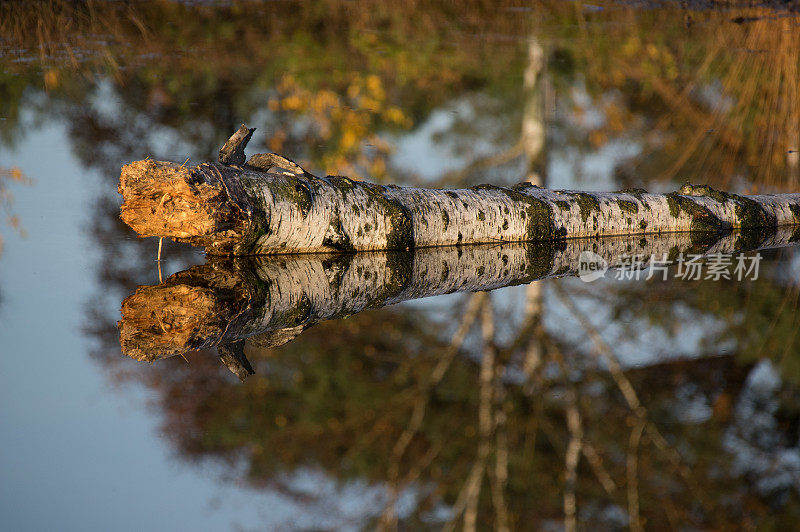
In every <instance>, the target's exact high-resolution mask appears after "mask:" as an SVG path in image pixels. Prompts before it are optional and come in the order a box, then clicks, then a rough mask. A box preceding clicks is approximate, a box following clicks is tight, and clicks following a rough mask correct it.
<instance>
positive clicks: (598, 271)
mask: <svg viewBox="0 0 800 532" xmlns="http://www.w3.org/2000/svg"><path fill="white" fill-rule="evenodd" d="M607 270H608V262H606V259H604V258H603V257H601V256H600V255H598V254H597V253H594V252H593V251H581V256H580V258H579V259H578V277H580V278H581V281H583V282H585V283H591V282H592V281H596V280H598V279H600V278H601V277H603V276H604V275H605V274H606V271H607Z"/></svg>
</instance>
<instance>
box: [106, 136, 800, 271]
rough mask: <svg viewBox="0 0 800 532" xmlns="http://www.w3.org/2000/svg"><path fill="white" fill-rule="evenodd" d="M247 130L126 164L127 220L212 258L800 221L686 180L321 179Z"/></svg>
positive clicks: (788, 208) (797, 207)
mask: <svg viewBox="0 0 800 532" xmlns="http://www.w3.org/2000/svg"><path fill="white" fill-rule="evenodd" d="M250 133H252V131H251V130H249V129H247V128H245V127H244V126H242V129H240V131H238V132H237V134H236V135H234V137H232V138H231V140H229V141H228V143H226V146H225V148H224V149H223V151H224V152H225V157H222V152H221V157H220V158H221V160H226V161H229V160H233V161H236V162H238V163H239V164H230V165H229V164H222V163H203V164H200V165H197V166H193V167H184V166H179V165H177V164H174V163H169V162H159V161H152V160H144V161H137V162H134V163H131V164H128V165H126V166H125V167H123V169H122V174H121V177H120V186H119V190H120V192H121V193H122V195H123V197H124V203H123V205H122V208H121V216H122V219H123V220H124V221H125V222H126V223H127V224H128V225H130V226H131V227H132V228H134V229H135V230H136V231H137V232H138V233H139V234H140V235H141V236H159V237H171V238H173V239H175V240H177V241H185V242H190V243H192V244H194V245H200V246H206V247H207V249H208V252H209V253H211V254H234V255H249V254H275V253H295V252H330V251H357V250H387V249H396V250H405V249H412V248H419V247H429V246H447V245H460V244H477V243H491V242H523V241H547V240H561V239H565V238H580V237H604V236H619V235H640V234H653V233H671V232H684V231H692V232H704V233H709V232H711V233H724V232H728V231H731V230H740V229H741V230H743V231H753V230H757V231H760V232H774V231H775V230H776V228H777V227H781V226H799V225H800V194H776V195H755V196H740V195H735V194H727V193H724V192H720V191H716V190H713V189H711V188H709V187H706V186H694V185H684V187H682V188H681V190H680V191H678V192H675V193H671V194H650V193H647V192H645V191H642V190H632V191H621V192H613V193H587V192H578V191H566V190H548V189H543V188H539V187H536V186H534V185H531V184H530V183H520V184H519V185H515V186H513V187H510V188H506V187H498V186H494V185H479V186H477V187H472V188H469V189H458V190H437V189H423V188H405V187H398V186H393V185H389V186H383V185H376V184H372V183H367V182H360V181H354V180H351V179H349V178H347V177H341V176H328V177H316V176H313V175H311V174H309V173H308V172H306V171H305V170H303V169H302V168H300V167H299V166H298V165H297V164H296V163H294V162H292V161H289V160H288V159H285V158H283V157H281V156H280V155H277V154H258V155H255V156H253V157H252V158H251V159H250V160H249V161H248V162H247V163H245V164H241V160H242V158H243V153H244V151H243V150H244V145H245V144H246V142H247V140H248V139H249V135H250Z"/></svg>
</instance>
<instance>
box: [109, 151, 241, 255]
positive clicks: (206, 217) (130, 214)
mask: <svg viewBox="0 0 800 532" xmlns="http://www.w3.org/2000/svg"><path fill="white" fill-rule="evenodd" d="M201 166H206V165H201ZM197 168H198V167H185V166H183V165H178V164H175V163H171V162H163V161H153V160H150V159H145V160H142V161H135V162H132V163H130V164H126V165H125V166H123V167H122V172H121V174H120V182H119V189H118V190H119V192H120V194H122V197H123V203H122V206H121V207H120V218H121V219H122V221H123V222H125V223H126V224H127V225H129V226H130V227H131V228H132V229H133V230H134V231H136V232H137V233H138V234H139V236H140V237H148V236H158V237H169V238H172V239H173V240H175V241H177V242H188V243H190V244H193V245H195V246H208V247H213V248H215V249H225V248H226V247H230V246H233V245H234V244H235V243H237V242H238V241H239V240H240V239H241V235H242V233H243V230H244V225H246V217H243V216H242V215H241V212H242V210H243V209H242V207H241V206H240V205H239V204H238V203H237V201H236V199H237V198H231V194H230V192H229V188H228V187H227V186H226V185H225V182H224V168H222V169H221V170H222V171H220V169H218V168H214V170H217V171H203V172H199V171H197ZM206 170H208V169H206ZM220 237H222V238H220Z"/></svg>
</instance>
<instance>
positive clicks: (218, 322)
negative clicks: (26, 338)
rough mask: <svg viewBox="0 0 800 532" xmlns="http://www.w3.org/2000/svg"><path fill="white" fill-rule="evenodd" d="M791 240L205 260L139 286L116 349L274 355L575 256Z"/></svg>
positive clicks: (568, 271) (561, 269) (526, 277)
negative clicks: (231, 348) (251, 350)
mask: <svg viewBox="0 0 800 532" xmlns="http://www.w3.org/2000/svg"><path fill="white" fill-rule="evenodd" d="M792 236H793V234H792V232H791V231H787V230H780V231H778V232H777V233H774V234H773V235H771V236H769V237H766V238H764V239H761V240H759V241H752V240H750V241H744V240H742V239H741V238H740V237H739V236H738V235H735V234H729V235H727V236H723V237H721V238H712V239H710V240H707V241H705V242H697V241H693V238H692V235H690V234H687V233H676V234H671V235H665V236H662V237H649V238H641V239H639V240H638V241H636V240H632V239H628V238H610V239H605V240H601V241H595V240H569V241H566V242H563V243H561V244H559V245H556V244H554V243H539V244H507V245H477V246H464V247H441V248H428V249H422V250H417V251H415V252H411V253H407V252H374V253H356V254H314V255H292V256H275V257H253V258H237V259H233V260H227V259H214V260H212V261H210V262H209V263H208V264H206V265H203V266H196V267H193V268H190V269H189V270H186V271H184V272H180V273H177V274H175V275H173V276H172V277H170V278H169V279H167V280H166V281H165V282H164V283H162V284H159V285H156V286H141V287H139V288H138V289H137V290H136V293H135V294H133V295H132V296H130V297H128V298H126V299H125V301H123V303H122V320H121V321H120V322H119V328H120V343H121V345H122V349H123V352H124V353H125V354H127V355H128V356H130V357H132V358H135V359H137V360H154V359H158V358H164V357H168V356H172V355H176V354H179V353H183V352H185V351H187V350H191V349H201V348H210V347H215V346H218V345H226V344H229V343H235V342H238V341H241V340H244V341H245V345H246V346H249V347H274V346H277V345H281V344H283V343H286V342H288V341H290V340H291V339H293V338H294V337H295V336H297V335H298V334H300V333H301V332H302V331H303V330H305V329H306V328H308V327H310V326H312V325H314V324H315V323H317V322H319V321H322V320H329V319H336V318H342V317H346V316H349V315H352V314H355V313H358V312H361V311H363V310H366V309H369V308H377V307H381V306H384V305H391V304H394V303H399V302H402V301H407V300H410V299H418V298H423V297H429V296H434V295H440V294H449V293H453V292H475V291H481V290H493V289H496V288H501V287H504V286H511V285H518V284H527V283H530V282H532V281H535V280H537V279H543V278H547V277H560V276H564V275H574V274H575V273H576V272H577V270H578V267H579V264H580V260H581V253H582V252H584V251H592V252H594V253H597V254H598V255H599V256H600V257H601V258H602V259H603V260H605V261H607V263H608V265H609V267H614V266H615V265H621V264H623V262H622V261H623V257H631V256H632V255H639V256H642V257H644V258H645V261H644V263H646V262H647V261H646V259H647V258H649V257H651V256H654V257H656V258H657V259H659V260H663V259H667V260H672V261H674V260H675V259H676V257H678V255H679V253H694V254H716V253H733V252H735V251H741V250H744V249H754V248H755V247H775V246H781V245H786V243H787V242H789V240H791V238H792ZM795 236H796V235H795ZM745 245H750V246H754V247H753V248H750V247H745V248H743V246H745Z"/></svg>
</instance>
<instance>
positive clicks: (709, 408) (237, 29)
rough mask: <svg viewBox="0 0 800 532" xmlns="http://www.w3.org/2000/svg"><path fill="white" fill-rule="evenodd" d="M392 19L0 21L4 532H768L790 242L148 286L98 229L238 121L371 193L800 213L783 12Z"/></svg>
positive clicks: (773, 516) (188, 276)
mask: <svg viewBox="0 0 800 532" xmlns="http://www.w3.org/2000/svg"><path fill="white" fill-rule="evenodd" d="M395 4H397V5H383V4H370V5H363V6H362V5H356V4H353V3H350V2H343V3H340V2H336V1H331V2H325V3H321V4H309V3H296V2H286V3H276V4H274V5H273V4H270V5H262V4H256V3H250V2H232V3H231V2H226V3H221V4H219V5H217V4H216V3H213V2H204V3H177V2H176V3H140V4H139V3H134V4H131V5H129V6H128V5H126V6H120V5H118V4H117V3H109V4H105V3H93V4H90V5H88V6H87V5H83V4H71V3H70V4H61V3H55V4H54V5H50V6H49V7H48V9H41V8H40V7H39V6H36V5H34V4H27V3H26V4H14V5H9V4H3V5H0V210H2V213H0V214H1V215H2V221H0V235H1V236H2V238H3V248H2V251H0V428H2V430H0V448H2V449H3V452H2V453H0V519H1V520H2V524H3V529H8V530H54V529H55V530H108V529H114V530H118V529H119V530H141V529H158V530H161V529H199V530H227V529H247V530H250V529H253V530H263V529H301V530H305V529H315V530H319V529H323V530H329V529H331V530H333V529H345V530H352V529H364V528H366V529H371V528H376V527H378V528H386V529H394V528H403V529H441V528H467V529H471V528H480V529H489V528H497V529H521V530H528V529H547V530H560V529H564V528H566V529H575V528H577V529H611V530H616V529H633V530H640V529H648V530H650V529H652V530H661V529H676V528H679V529H687V530H691V529H715V530H716V529H756V528H758V529H777V530H785V529H789V528H791V526H792V525H793V523H795V522H796V521H797V520H798V519H800V333H798V329H799V326H800V318H799V317H798V313H797V310H798V304H799V302H798V295H799V294H800V292H799V287H798V278H799V277H800V252H798V248H797V246H796V244H794V243H793V242H794V241H796V240H797V235H796V234H795V233H796V232H793V231H791V230H790V231H789V232H788V233H786V234H779V235H771V236H770V238H769V239H759V240H757V241H754V240H753V239H749V240H747V241H744V240H742V239H739V238H736V237H725V238H722V239H715V240H713V241H707V240H703V241H698V240H697V239H692V238H690V237H688V236H687V235H672V236H668V237H661V238H648V239H643V241H639V239H635V240H632V241H625V240H623V239H618V240H611V241H602V242H582V243H581V242H571V243H569V244H568V245H567V246H566V247H564V248H563V249H558V250H552V249H544V248H542V247H536V246H522V245H516V246H509V245H504V246H483V247H482V246H476V247H470V248H466V247H465V248H463V249H462V248H459V249H456V248H453V249H447V250H427V251H424V252H417V253H416V254H410V255H409V254H400V255H402V256H397V255H391V254H381V253H373V254H360V255H356V256H349V257H347V258H342V257H338V258H337V257H331V256H305V257H281V258H262V259H250V260H247V261H213V260H207V259H206V257H205V256H204V255H203V254H202V252H201V251H198V250H196V249H193V248H189V247H187V246H182V245H178V244H174V243H171V242H165V243H164V249H163V252H162V259H163V260H162V262H161V263H160V271H159V264H158V263H157V262H156V261H155V259H156V250H157V247H158V241H157V240H155V239H137V238H136V236H135V235H134V234H133V233H132V232H131V231H130V230H129V229H128V228H127V227H126V226H124V224H122V222H120V220H119V218H118V213H119V205H120V201H121V198H120V197H119V196H118V194H117V190H116V186H117V181H118V178H119V169H120V167H121V166H122V165H123V164H125V163H127V162H130V161H132V160H136V159H143V158H145V157H147V156H150V157H152V158H154V159H161V160H172V161H176V162H178V163H183V162H184V161H186V159H187V158H188V163H189V164H193V163H198V162H201V161H205V160H213V159H215V158H216V152H217V150H218V149H219V146H220V145H221V144H222V142H224V140H225V139H226V138H227V137H228V136H229V135H230V134H231V133H232V132H233V131H234V130H235V129H236V128H237V127H238V125H239V124H240V123H242V122H244V123H247V124H248V125H250V126H252V127H257V128H258V129H257V131H256V134H255V136H254V137H253V140H252V141H251V144H250V146H251V150H260V151H264V150H272V151H279V152H281V153H282V154H284V155H286V156H288V157H291V158H292V159H295V160H297V161H298V162H301V163H302V164H303V166H304V167H305V168H308V169H309V170H311V171H312V172H314V173H317V174H324V173H336V174H341V175H348V176H351V177H353V178H362V179H369V180H374V181H378V182H384V183H400V184H423V185H426V186H442V187H456V186H471V185H475V184H478V183H485V182H490V183H495V184H501V185H505V184H512V183H515V182H518V181H520V180H523V179H525V180H533V181H535V182H539V183H540V184H542V185H544V186H548V187H553V188H575V189H583V190H619V189H622V188H630V187H641V188H646V189H648V190H654V191H669V190H675V189H676V188H678V187H679V186H680V184H681V183H683V182H685V181H691V182H694V183H704V184H709V185H711V186H715V187H718V188H723V189H726V190H730V191H733V192H739V193H752V192H756V191H757V192H764V191H766V192H797V191H800V103H798V102H800V95H798V88H800V87H799V86H798V85H799V84H800V17H798V16H797V15H796V14H794V13H791V12H785V11H781V10H779V9H773V8H768V7H757V8H756V7H749V8H733V7H730V5H727V4H726V6H725V7H724V8H721V7H718V8H716V9H708V6H705V5H703V6H699V5H697V6H696V7H693V6H695V4H693V3H691V2H690V3H689V4H688V7H686V8H685V9H677V8H673V7H670V6H666V7H665V6H653V5H650V4H633V3H627V2H626V3H614V2H596V3H593V4H591V5H589V4H582V3H576V2H561V1H558V2H536V3H532V4H530V6H528V7H520V6H519V5H516V4H515V5H513V6H505V7H497V6H495V5H489V4H487V5H481V4H477V5H471V6H458V7H454V6H452V5H450V4H447V3H445V4H442V5H439V4H434V5H432V6H429V5H426V6H425V8H424V10H423V9H422V8H421V7H418V8H413V7H411V6H410V5H405V4H403V5H400V3H395ZM631 247H633V248H635V250H637V251H638V253H639V254H641V255H642V256H645V257H662V256H664V257H666V258H668V259H669V262H670V263H671V264H672V265H671V266H669V267H666V268H664V270H663V271H658V272H657V274H653V271H652V269H650V270H647V269H645V270H642V271H639V270H633V269H627V270H626V268H625V267H624V264H622V263H620V262H616V263H615V260H618V258H619V257H620V256H621V255H626V254H630V253H632V250H631ZM586 250H591V251H592V252H593V253H597V254H598V255H599V256H601V257H603V258H604V259H607V260H608V263H609V265H610V266H611V267H610V269H609V270H608V271H607V272H606V274H605V275H604V276H602V277H601V278H599V279H597V280H593V281H592V282H587V280H588V279H587V278H586V277H585V276H578V275H577V274H578V273H580V272H579V262H580V261H579V258H580V254H581V252H582V251H586ZM690 255H703V256H704V258H703V264H704V270H703V271H702V272H701V275H700V276H699V277H700V278H699V279H694V278H688V276H686V275H685V273H686V272H685V268H683V267H684V265H682V264H679V262H681V258H688V257H689V256H690ZM715 256H719V257H728V259H729V260H730V264H728V265H727V266H726V272H727V275H717V276H714V275H710V274H709V269H710V268H711V267H712V266H711V264H710V263H712V262H713V261H714V260H720V259H719V258H715ZM740 261H746V262H747V264H749V265H752V264H753V263H754V262H757V265H758V270H757V271H753V270H752V269H750V270H747V271H738V272H737V270H736V267H737V264H738V263H739V262H740ZM389 263H391V264H393V265H394V266H393V269H392V271H396V270H397V265H398V264H401V265H405V266H403V267H402V268H400V269H401V271H404V272H406V274H404V277H403V279H404V280H403V282H402V283H401V286H400V285H398V284H397V282H396V279H395V280H392V279H390V278H387V277H386V272H387V271H388V269H387V267H386V264H389ZM509 265H510V266H509ZM651 266H652V265H651ZM515 268H517V269H515ZM423 271H424V272H425V273H424V274H423V273H422V272H423ZM515 271H520V272H523V273H522V274H515V273H514V272H515ZM434 274H435V275H434ZM741 274H744V275H741ZM159 276H161V279H162V280H163V282H160V281H159ZM431 279H434V280H435V282H434V281H431ZM534 279H535V280H534ZM398 286H399V287H398ZM147 360H149V361H151V362H152V363H147V362H145V361H147ZM250 373H252V374H250Z"/></svg>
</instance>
